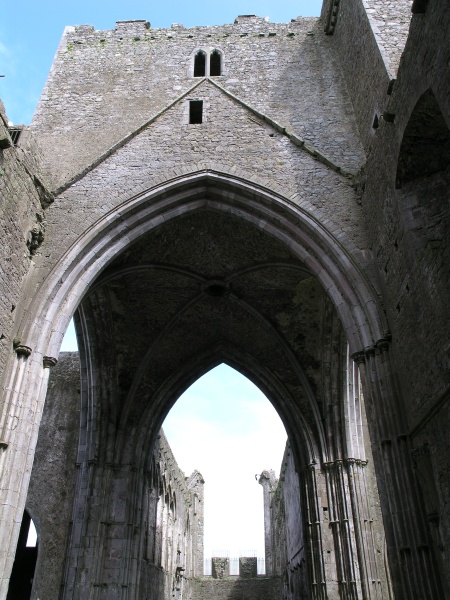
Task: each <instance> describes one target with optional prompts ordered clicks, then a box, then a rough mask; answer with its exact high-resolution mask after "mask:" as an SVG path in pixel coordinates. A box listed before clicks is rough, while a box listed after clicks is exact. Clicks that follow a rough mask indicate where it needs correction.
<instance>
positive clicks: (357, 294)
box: [0, 0, 450, 600]
mask: <svg viewBox="0 0 450 600" xmlns="http://www.w3.org/2000/svg"><path fill="white" fill-rule="evenodd" d="M449 39H450V6H449V3H448V2H446V1H445V0H324V3H323V8H322V14H321V17H320V18H302V17H298V18H295V19H293V20H292V21H291V22H290V23H287V24H272V23H270V22H268V21H267V20H265V19H263V18H259V17H256V16H251V15H246V16H239V17H237V18H236V20H235V22H234V23H233V24H229V25H223V26H220V27H219V26H214V27H194V28H184V27H183V25H181V24H174V25H173V26H172V27H171V28H170V29H152V28H151V26H150V24H149V23H148V22H147V21H130V22H128V21H127V22H118V23H117V24H116V27H115V29H114V30H112V31H96V30H95V29H94V27H92V26H90V25H89V26H88V25H83V26H77V27H75V26H73V27H67V28H66V30H65V32H64V35H63V38H62V40H61V43H60V46H59V48H58V51H57V53H56V56H55V60H54V63H53V66H52V69H51V71H50V74H49V77H48V81H47V84H46V86H45V88H44V90H43V92H42V96H41V98H40V101H39V104H38V106H37V109H36V113H35V115H34V118H33V120H32V123H31V125H30V126H29V127H24V128H20V127H19V128H11V127H10V128H8V125H7V117H6V115H5V114H4V111H3V110H2V119H1V120H0V127H1V130H0V168H1V177H0V194H1V196H0V198H1V200H0V202H1V203H0V224H1V231H2V245H1V261H0V264H1V266H0V273H1V295H0V301H1V307H0V370H1V402H2V404H1V435H0V461H1V465H0V470H1V474H0V486H1V488H0V494H1V512H0V519H1V521H0V534H1V546H0V547H1V554H0V557H1V568H0V577H1V580H0V600H5V599H6V598H7V597H8V598H15V599H19V598H22V597H23V598H25V597H26V598H33V600H37V599H38V598H39V599H40V600H58V599H60V600H69V599H70V600H87V599H90V600H91V599H92V600H119V599H120V600H144V599H145V600H166V599H167V600H169V599H172V598H176V599H177V600H181V598H183V599H184V600H197V599H202V600H210V599H212V598H218V599H219V600H236V599H237V598H239V600H242V599H243V598H246V599H249V600H251V599H253V598H255V599H256V598H258V600H278V599H280V600H281V599H283V600H297V599H301V600H306V599H307V600H325V599H328V600H337V599H342V600H344V599H345V600H381V599H383V600H388V599H389V600H392V599H395V600H440V599H447V600H448V599H449V598H450V595H449V583H448V582H449V565H450V560H449V543H450V527H449V510H448V501H449V484H450V471H449V469H448V459H449V437H450V436H449V434H448V432H449V430H450V423H449V408H448V399H449V390H450V309H449V307H450V293H449V292H450V273H449V265H450V244H449V230H450V204H449V180H450V166H449V165H450V158H449V157H450V131H449V125H450V89H449V88H450V85H449V82H450V77H449V65H450V44H449ZM72 316H74V319H75V324H76V330H77V338H78V342H79V354H72V353H69V354H62V355H61V356H59V349H60V345H61V340H62V338H63V336H64V333H65V331H66V328H67V326H68V323H69V321H70V319H71V318H72ZM223 362H225V363H227V364H228V365H230V366H232V367H234V368H235V369H237V370H238V371H240V372H241V373H242V374H244V375H245V376H247V377H248V378H249V379H250V380H251V381H253V382H254V383H255V384H256V385H257V386H258V387H259V388H260V389H261V390H262V391H263V392H264V393H265V395H266V396H267V398H269V400H270V401H271V402H272V403H273V405H274V407H275V408H276V410H277V411H278V414H279V415H280V417H281V419H282V421H283V423H284V425H285V427H286V431H287V433H288V437H289V445H288V447H287V449H286V454H285V458H284V460H283V467H282V473H281V477H280V482H279V483H278V484H277V482H276V481H275V480H274V478H273V474H272V473H271V472H270V471H264V472H262V473H261V476H260V483H261V484H262V486H263V490H262V491H263V495H264V498H265V522H266V562H267V564H268V572H267V576H266V577H265V578H264V579H265V580H266V581H269V583H270V585H268V586H266V587H265V588H258V589H257V588H255V587H252V585H253V584H254V586H257V585H260V583H261V581H262V580H260V579H258V578H257V577H256V578H255V577H249V578H248V581H250V580H252V581H253V584H249V583H248V581H247V583H245V581H244V580H246V578H245V577H240V578H238V579H239V580H240V581H241V582H243V583H242V585H244V583H245V585H244V587H241V588H240V589H239V590H237V588H236V587H233V585H231V584H229V580H230V578H227V577H226V576H225V577H223V578H222V579H221V581H222V582H223V583H222V587H220V589H219V587H217V586H218V585H219V584H214V585H216V587H214V585H213V584H212V583H211V581H213V580H214V578H209V579H207V578H203V577H202V570H201V563H202V526H203V522H202V519H203V517H202V510H203V505H202V490H203V487H202V486H203V483H202V481H203V480H202V477H201V475H200V473H198V472H194V473H193V474H192V475H190V476H189V477H188V478H185V477H184V475H181V474H180V471H179V469H178V468H177V467H176V463H175V461H174V459H173V456H172V454H171V451H170V449H169V448H168V446H167V444H166V442H165V440H164V437H163V434H162V433H160V428H161V424H162V422H163V420H164V418H165V416H166V414H167V413H168V411H169V410H170V408H171V406H172V405H173V404H174V403H175V402H176V400H177V398H178V397H179V396H180V395H181V393H182V392H183V391H184V390H185V389H186V388H187V387H188V386H189V385H190V384H191V383H193V382H194V381H195V380H196V379H198V378H199V377H200V376H201V375H203V374H204V373H206V372H207V371H208V370H210V369H211V368H213V367H214V366H216V365H218V364H220V363H223ZM50 373H51V374H50ZM46 398H47V399H46ZM33 463H34V465H33ZM264 467H278V466H277V465H261V468H262V469H263V468H264ZM30 518H32V519H33V521H34V523H35V524H36V527H37V530H38V536H39V545H38V547H37V549H34V550H33V552H34V559H33V557H32V556H31V551H30V552H28V551H26V549H24V547H23V538H24V533H23V532H24V531H25V528H26V527H25V526H26V524H27V523H28V522H29V520H30ZM22 523H24V527H22V533H21V524H22ZM27 557H28V558H27ZM36 558H37V564H36V571H35V575H34V580H33V585H32V590H31V591H28V592H27V593H28V596H27V595H23V596H19V592H15V591H14V590H13V588H12V587H11V586H13V585H16V584H15V583H13V579H11V586H10V578H11V573H12V572H13V564H14V562H15V559H16V564H19V562H20V561H21V560H25V562H26V561H27V560H28V559H30V561H31V559H33V560H36ZM216 566H217V569H219V563H218V565H216ZM247 566H248V565H247ZM222 567H223V565H222ZM24 568H25V567H21V569H22V570H21V571H20V574H19V580H20V579H21V580H22V582H23V580H26V578H27V576H26V575H25V573H26V572H25V570H24ZM250 570H251V569H250ZM16 571H17V569H16ZM29 579H30V577H28V584H29V587H30V588H31V584H30V581H29ZM217 581H219V579H217ZM236 581H237V580H236ZM227 582H228V583H227ZM19 583H20V582H19ZM235 583H236V582H235ZM18 585H19V584H18ZM236 585H237V583H236ZM245 586H246V587H245ZM8 589H9V595H8ZM236 590H237V591H236ZM255 590H256V591H255ZM24 593H25V592H24ZM20 594H22V592H20Z"/></svg>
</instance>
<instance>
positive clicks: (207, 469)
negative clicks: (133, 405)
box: [163, 364, 286, 558]
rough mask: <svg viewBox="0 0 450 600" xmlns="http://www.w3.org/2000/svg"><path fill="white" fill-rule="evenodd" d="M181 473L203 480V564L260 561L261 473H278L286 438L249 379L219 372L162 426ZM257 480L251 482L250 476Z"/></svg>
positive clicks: (225, 370) (227, 370)
mask: <svg viewBox="0 0 450 600" xmlns="http://www.w3.org/2000/svg"><path fill="white" fill-rule="evenodd" d="M163 428H164V432H165V434H166V437H167V440H168V442H169V444H170V445H171V448H172V450H173V451H174V455H175V457H176V458H177V460H178V463H179V466H180V467H181V468H182V469H183V470H184V471H185V473H186V475H189V474H190V473H191V472H193V471H194V469H198V470H199V471H200V472H201V473H202V475H203V477H204V479H205V509H204V510H205V537H204V549H205V557H206V558H210V557H212V556H230V557H238V556H253V555H255V556H258V557H259V558H262V557H264V511H263V497H262V491H261V488H260V487H259V485H257V483H258V481H257V479H258V478H259V474H260V473H261V471H262V470H263V469H272V468H273V469H276V471H277V473H279V469H280V466H281V461H282V458H283V454H284V451H285V446H286V431H285V429H284V426H283V424H282V422H281V420H280V419H279V417H278V415H277V413H276V411H275V409H274V408H273V407H272V405H271V404H270V402H269V400H268V399H267V398H266V397H265V396H264V394H262V392H261V391H260V390H259V389H258V388H257V387H256V386H255V385H254V384H253V383H252V382H250V381H249V380H248V379H247V378H246V377H244V376H243V375H241V374H240V373H238V372H237V371H236V370H234V369H232V368H231V367H229V366H227V365H225V364H221V365H219V366H218V367H216V368H215V369H212V370H211V371H209V372H208V373H206V374H205V375H204V376H203V377H201V378H200V379H199V380H197V381H196V382H195V383H194V384H193V385H192V386H191V387H190V388H189V389H188V390H186V392H185V393H184V394H183V395H182V396H181V397H180V398H179V399H178V401H177V402H176V404H175V405H174V407H173V408H172V409H171V411H170V413H169V414H168V416H167V417H166V420H165V421H164V424H163ZM256 474H257V475H258V477H255V475H256Z"/></svg>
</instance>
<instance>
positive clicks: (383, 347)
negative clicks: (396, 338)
mask: <svg viewBox="0 0 450 600" xmlns="http://www.w3.org/2000/svg"><path fill="white" fill-rule="evenodd" d="M390 345H391V338H390V336H385V337H382V338H380V339H379V340H377V341H376V342H375V348H376V349H377V350H379V351H380V352H387V351H388V350H389V346H390Z"/></svg>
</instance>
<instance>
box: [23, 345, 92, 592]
mask: <svg viewBox="0 0 450 600" xmlns="http://www.w3.org/2000/svg"><path fill="white" fill-rule="evenodd" d="M79 421H80V361H79V357H78V352H64V353H61V355H60V360H59V362H58V365H57V366H56V367H55V368H54V370H53V371H52V376H51V378H50V381H49V386H48V392H47V399H46V403H45V408H44V413H43V418H42V423H41V428H40V430H39V438H38V443H37V447H36V454H35V458H34V464H33V471H32V474H31V480H30V487H29V490H28V497H27V504H26V506H27V510H28V511H29V512H30V514H31V516H32V518H33V520H34V522H35V524H36V529H37V533H38V542H39V552H38V562H37V566H36V572H35V578H34V584H33V592H32V596H31V598H32V600H38V599H39V598H48V599H49V600H51V599H54V600H57V598H59V593H60V590H61V588H62V585H63V582H64V560H65V555H66V548H67V545H68V541H69V537H70V534H71V523H72V511H73V502H74V495H75V485H76V480H77V464H76V462H77V449H78V434H79V429H78V427H79Z"/></svg>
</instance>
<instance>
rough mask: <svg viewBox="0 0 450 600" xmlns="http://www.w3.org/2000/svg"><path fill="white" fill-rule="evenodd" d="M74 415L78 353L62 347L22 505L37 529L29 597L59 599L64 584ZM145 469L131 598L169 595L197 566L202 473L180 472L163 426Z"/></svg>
mask: <svg viewBox="0 0 450 600" xmlns="http://www.w3.org/2000/svg"><path fill="white" fill-rule="evenodd" d="M79 420H80V361H79V356H78V352H66V353H61V355H60V360H59V362H58V365H57V366H56V367H55V368H54V369H53V371H52V375H51V378H50V381H49V387H48V393H47V399H46V404H45V409H44V413H43V417H42V424H41V428H40V432H39V438H38V444H37V448H36V454H35V461H34V465H33V472H32V476H31V481H30V487H29V492H28V497H27V504H26V508H27V510H28V511H29V513H30V514H31V516H32V518H33V520H34V522H35V525H36V528H37V532H38V543H39V552H38V562H37V567H36V572H35V578H34V582H33V591H32V596H31V599H32V600H38V599H39V598H45V599H46V600H57V599H58V598H59V597H60V593H61V591H62V590H63V589H64V587H65V580H66V573H65V569H67V564H66V561H67V552H66V551H67V548H68V547H69V545H70V543H71V535H72V524H73V511H74V510H76V503H75V491H76V486H77V484H78V485H79V481H78V480H79V476H78V471H79V467H80V465H78V464H77V451H78V444H79V440H78V436H79ZM153 456H154V461H153V467H154V471H153V472H149V473H147V474H145V476H144V479H145V485H146V486H147V488H148V491H147V494H146V504H145V506H144V507H143V515H142V518H143V526H142V533H143V536H142V537H143V545H144V547H143V553H142V560H141V563H140V565H141V566H140V571H141V575H140V586H139V594H138V596H137V598H142V599H143V600H144V599H145V600H149V599H153V600H164V599H167V600H171V599H172V598H173V597H174V595H175V597H178V596H181V593H182V592H184V593H188V592H189V589H190V587H189V586H190V581H191V580H192V578H193V577H194V576H195V575H201V574H202V572H203V479H202V477H201V475H200V474H199V473H198V472H197V471H195V472H194V473H192V475H191V476H190V477H187V478H185V476H184V473H183V472H182V471H181V470H180V469H179V467H178V465H177V463H176V460H175V458H174V456H173V454H172V451H171V449H170V446H169V444H168V442H167V440H166V438H165V436H164V433H163V431H162V430H161V432H160V434H159V438H158V442H157V445H156V447H155V449H154V452H153Z"/></svg>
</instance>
